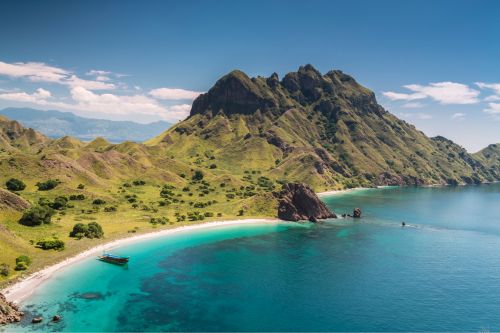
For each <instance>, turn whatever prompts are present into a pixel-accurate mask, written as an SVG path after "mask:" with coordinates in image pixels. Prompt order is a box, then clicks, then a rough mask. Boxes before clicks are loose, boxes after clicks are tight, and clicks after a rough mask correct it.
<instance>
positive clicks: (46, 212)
mask: <svg viewBox="0 0 500 333" xmlns="http://www.w3.org/2000/svg"><path fill="white" fill-rule="evenodd" d="M54 213H55V212H54V210H53V209H52V208H50V207H47V206H33V207H31V208H29V209H28V210H26V211H25V212H24V214H23V216H22V217H21V219H20V220H19V223H20V224H22V225H26V226H29V227H33V226H37V225H41V224H49V223H50V222H51V219H52V216H53V215H54Z"/></svg>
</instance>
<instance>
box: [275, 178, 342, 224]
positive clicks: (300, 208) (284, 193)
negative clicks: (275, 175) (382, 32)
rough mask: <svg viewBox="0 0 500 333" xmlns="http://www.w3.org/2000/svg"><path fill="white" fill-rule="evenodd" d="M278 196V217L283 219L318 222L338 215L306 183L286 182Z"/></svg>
mask: <svg viewBox="0 0 500 333" xmlns="http://www.w3.org/2000/svg"><path fill="white" fill-rule="evenodd" d="M278 196H279V205H278V217H279V218H280V219H282V220H287V221H300V220H309V221H311V222H317V221H318V220H321V219H328V218H336V217H337V216H336V215H335V213H333V212H332V211H330V210H329V209H328V207H326V205H325V204H324V203H323V202H322V201H321V200H320V199H319V198H318V196H317V195H316V193H314V191H313V190H312V189H311V188H310V187H309V186H307V185H306V184H299V183H288V184H285V185H283V189H282V190H281V192H280V193H279V194H278Z"/></svg>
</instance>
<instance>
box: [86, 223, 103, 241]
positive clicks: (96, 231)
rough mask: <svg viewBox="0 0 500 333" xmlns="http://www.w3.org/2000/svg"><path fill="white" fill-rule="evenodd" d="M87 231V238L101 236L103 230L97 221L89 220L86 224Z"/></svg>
mask: <svg viewBox="0 0 500 333" xmlns="http://www.w3.org/2000/svg"><path fill="white" fill-rule="evenodd" d="M88 227H89V231H88V233H87V234H86V235H85V236H86V237H88V238H102V237H103V236H104V231H103V230H102V227H101V226H100V224H99V223H97V222H90V223H89V224H88Z"/></svg>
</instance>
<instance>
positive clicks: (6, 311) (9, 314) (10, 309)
mask: <svg viewBox="0 0 500 333" xmlns="http://www.w3.org/2000/svg"><path fill="white" fill-rule="evenodd" d="M22 316H24V313H23V312H21V311H19V308H18V307H17V305H15V304H14V303H12V302H9V301H7V299H6V298H5V296H4V295H3V294H0V325H5V324H9V323H15V322H19V321H21V318H22Z"/></svg>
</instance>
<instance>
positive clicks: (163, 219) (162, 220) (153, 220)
mask: <svg viewBox="0 0 500 333" xmlns="http://www.w3.org/2000/svg"><path fill="white" fill-rule="evenodd" d="M149 222H150V223H151V224H152V225H157V224H161V225H165V224H167V223H169V222H170V220H169V219H168V218H166V217H152V218H151V219H150V220H149Z"/></svg>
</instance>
